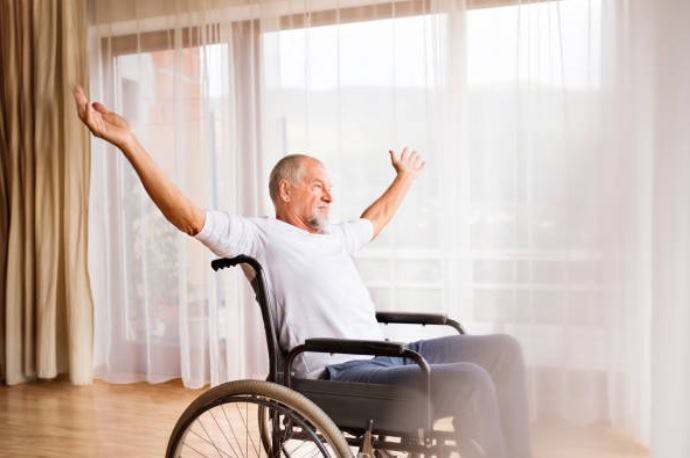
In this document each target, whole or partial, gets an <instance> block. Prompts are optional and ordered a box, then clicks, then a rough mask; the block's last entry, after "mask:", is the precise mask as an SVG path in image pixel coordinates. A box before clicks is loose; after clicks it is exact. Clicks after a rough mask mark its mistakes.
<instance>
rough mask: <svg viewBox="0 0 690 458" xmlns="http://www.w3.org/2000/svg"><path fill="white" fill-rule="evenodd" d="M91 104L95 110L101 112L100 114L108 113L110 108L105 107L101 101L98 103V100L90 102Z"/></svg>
mask: <svg viewBox="0 0 690 458" xmlns="http://www.w3.org/2000/svg"><path fill="white" fill-rule="evenodd" d="M91 106H93V108H94V109H95V110H96V111H98V112H99V113H102V114H108V113H110V110H108V109H107V108H106V107H105V106H104V105H103V104H102V103H100V102H93V103H92V104H91Z"/></svg>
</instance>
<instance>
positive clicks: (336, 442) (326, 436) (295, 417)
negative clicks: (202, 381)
mask: <svg viewBox="0 0 690 458" xmlns="http://www.w3.org/2000/svg"><path fill="white" fill-rule="evenodd" d="M240 405H243V406H245V407H244V408H245V411H246V412H248V408H249V407H248V406H249V405H251V406H252V408H254V407H256V409H257V414H256V415H257V416H258V415H259V414H258V411H259V410H261V409H262V408H263V409H265V411H270V412H275V413H277V415H280V418H282V419H283V421H284V422H285V421H287V422H288V423H289V424H290V427H292V426H293V425H294V426H295V431H297V432H299V433H301V434H302V436H305V437H307V438H308V440H303V441H302V442H304V443H308V444H310V446H312V447H313V448H314V449H316V450H317V454H320V455H319V456H323V457H334V458H351V457H352V453H351V451H350V448H349V447H348V444H347V441H346V440H345V438H344V437H343V435H342V433H341V432H340V430H339V429H338V427H337V426H336V425H335V423H333V421H332V420H331V419H330V418H329V417H328V416H327V415H326V414H325V413H324V412H323V411H322V410H321V409H320V408H319V407H318V406H317V405H316V404H314V403H313V402H312V401H310V400H309V399H307V398H306V397H304V396H303V395H301V394H300V393H298V392H296V391H293V390H291V389H289V388H286V387H284V386H282V385H278V384H275V383H271V382H266V381H263V380H238V381H234V382H228V383H225V384H223V385H219V386H217V387H214V388H212V389H210V390H208V391H206V392H205V393H203V394H201V395H200V396H199V397H198V398H196V399H195V400H194V401H193V402H192V403H191V404H190V405H189V406H188V407H187V409H186V410H185V411H184V412H183V413H182V415H181V416H180V418H179V419H178V421H177V424H176V425H175V428H174V429H173V432H172V434H171V435H170V440H169V441H168V447H167V451H166V457H167V458H177V457H180V456H185V455H187V453H186V452H185V453H184V454H183V449H185V450H186V449H187V448H189V449H190V450H194V451H196V452H197V453H198V454H201V453H200V452H199V451H198V450H197V449H195V448H194V447H193V446H191V445H190V443H191V441H192V440H197V441H199V439H195V437H196V438H200V440H201V441H203V442H206V443H208V444H211V445H212V446H213V449H210V450H211V451H214V449H215V452H217V453H216V455H217V456H222V457H226V456H237V455H239V456H243V455H242V454H241V452H242V450H241V443H240V441H239V440H238V439H237V435H236V433H235V431H234V428H233V427H232V424H233V423H232V422H231V421H230V420H229V419H228V417H227V416H226V412H227V410H230V408H231V407H233V406H234V407H235V408H236V409H238V412H239V415H240V418H242V422H243V423H242V424H243V425H244V427H245V429H246V431H245V432H246V433H247V434H248V435H249V440H251V441H252V444H251V445H252V449H253V451H252V450H250V451H252V453H251V454H250V453H247V455H248V456H259V457H260V456H262V452H264V453H266V452H268V450H266V449H265V447H266V444H265V442H264V440H263V436H264V434H266V431H265V430H264V429H263V428H264V427H265V425H260V424H259V421H258V420H259V418H250V415H249V414H247V415H246V416H243V415H242V411H241V410H240V409H239V407H238V406H240ZM226 407H227V409H226ZM219 409H220V412H222V413H223V415H224V416H225V420H226V421H225V422H223V421H222V417H221V421H220V422H219V421H218V420H217V418H216V416H215V415H214V413H213V411H216V412H218V411H219ZM233 413H234V412H233V411H232V410H231V414H233ZM206 414H209V415H206ZM209 416H210V417H211V418H212V419H213V422H215V425H216V426H215V427H214V424H213V422H210V421H209V418H208V417H209ZM202 418H206V420H207V421H206V424H204V422H203V421H202ZM221 423H225V424H223V425H221ZM250 423H251V425H250ZM264 423H265V422H264ZM197 424H200V425H201V431H202V432H203V434H200V433H199V428H198V427H197V430H194V427H195V425H197ZM234 424H236V425H237V424H238V423H237V422H234ZM242 424H240V427H241V426H242ZM285 424H286V423H283V424H282V426H279V429H280V428H281V427H282V428H283V429H282V430H281V431H283V432H284V431H287V428H285ZM225 425H227V426H228V427H229V429H232V430H233V431H232V436H234V437H232V438H229V433H228V434H227V435H226V432H224V431H223V430H225V431H229V430H228V429H226V428H225ZM207 427H208V428H209V429H210V428H211V427H213V428H214V429H217V431H219V432H220V433H221V434H222V436H221V435H218V434H215V435H214V436H215V437H217V438H218V439H219V442H218V443H216V442H215V439H214V438H213V437H212V436H211V435H210V434H209V432H208V430H207ZM216 427H217V428H216ZM253 429H256V432H255V434H256V437H255V439H256V440H254V438H253V437H252V436H251V434H254V431H253ZM190 432H191V433H192V434H191V435H190V434H189V433H190ZM203 435H205V436H206V438H208V439H210V441H209V440H207V439H205V438H204V437H202V436H203ZM188 436H189V440H187V437H188ZM221 437H222V438H224V439H225V442H226V443H227V444H228V445H229V446H230V447H231V449H232V454H230V449H225V448H223V449H221V448H220V447H219V446H218V445H223V444H221V443H220V442H221V441H220V438H221ZM286 437H287V436H286ZM287 439H288V440H287V441H286V442H285V443H287V442H289V441H290V440H293V438H292V437H291V436H290V437H287ZM294 440H300V439H299V438H297V439H294ZM199 443H201V442H199ZM233 443H234V444H235V446H233V445H232V444H233ZM208 444H203V443H202V445H204V446H205V447H207V449H208ZM247 444H248V439H247V438H245V447H246V448H248V445H247ZM223 447H224V445H223ZM235 449H238V450H239V451H240V453H236V450H235ZM267 455H268V453H267ZM274 455H275V454H274ZM269 456H270V455H269ZM275 456H287V457H289V456H290V453H288V451H287V449H286V448H285V447H284V445H281V447H280V451H279V455H275Z"/></svg>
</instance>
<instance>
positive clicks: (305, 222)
mask: <svg viewBox="0 0 690 458" xmlns="http://www.w3.org/2000/svg"><path fill="white" fill-rule="evenodd" d="M268 188H269V192H270V194H271V200H273V205H274V206H275V208H276V218H277V219H279V220H281V221H285V222H286V223H289V224H292V225H293V226H297V227H299V228H301V229H304V230H307V231H309V232H322V231H323V230H324V228H325V227H326V225H327V223H328V213H329V205H330V203H331V202H332V201H333V197H332V196H331V183H330V180H329V179H328V174H327V173H326V168H325V167H324V166H323V164H322V163H321V161H319V160H318V159H316V158H314V157H311V156H307V155H306V154H291V155H289V156H285V157H284V158H282V159H281V160H279V161H278V163H277V164H276V165H275V166H274V167H273V170H272V171H271V176H270V178H269V180H268Z"/></svg>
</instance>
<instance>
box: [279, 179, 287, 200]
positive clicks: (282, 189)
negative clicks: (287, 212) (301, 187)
mask: <svg viewBox="0 0 690 458" xmlns="http://www.w3.org/2000/svg"><path fill="white" fill-rule="evenodd" d="M278 197H279V198H280V200H282V201H283V202H290V182H289V181H288V180H286V179H285V178H283V179H282V180H280V181H279V182H278Z"/></svg>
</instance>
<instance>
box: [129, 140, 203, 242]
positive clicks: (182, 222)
mask: <svg viewBox="0 0 690 458" xmlns="http://www.w3.org/2000/svg"><path fill="white" fill-rule="evenodd" d="M118 146H119V148H120V149H121V150H122V152H123V153H124V155H125V157H126V158H127V159H128V160H129V162H130V163H131V164H132V167H134V170H135V171H136V172H137V175H139V179H140V180H141V183H142V184H143V185H144V189H146V192H147V193H148V195H149V197H150V198H151V200H153V202H154V203H155V204H156V206H157V207H158V208H159V209H160V211H161V212H162V213H163V216H165V218H166V219H167V220H168V221H170V223H172V224H173V225H174V226H175V227H176V228H178V229H179V230H181V231H183V232H186V233H187V234H189V235H195V234H197V233H198V232H199V231H200V230H201V228H202V227H203V225H204V221H205V213H204V211H203V210H202V209H201V208H199V207H198V206H196V205H195V204H194V203H193V202H192V201H191V200H190V199H189V198H187V197H186V196H185V195H184V194H182V192H181V191H180V189H179V188H178V187H177V186H176V185H175V183H173V182H172V180H170V179H169V178H168V177H167V176H165V174H164V173H163V171H162V170H161V169H160V168H159V167H158V165H157V164H156V163H155V162H154V161H153V159H152V158H151V156H150V155H149V154H148V153H147V152H146V150H145V149H144V147H143V146H141V144H140V143H139V142H138V141H137V139H136V138H134V137H132V139H131V140H129V141H127V142H124V143H123V144H121V145H118Z"/></svg>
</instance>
